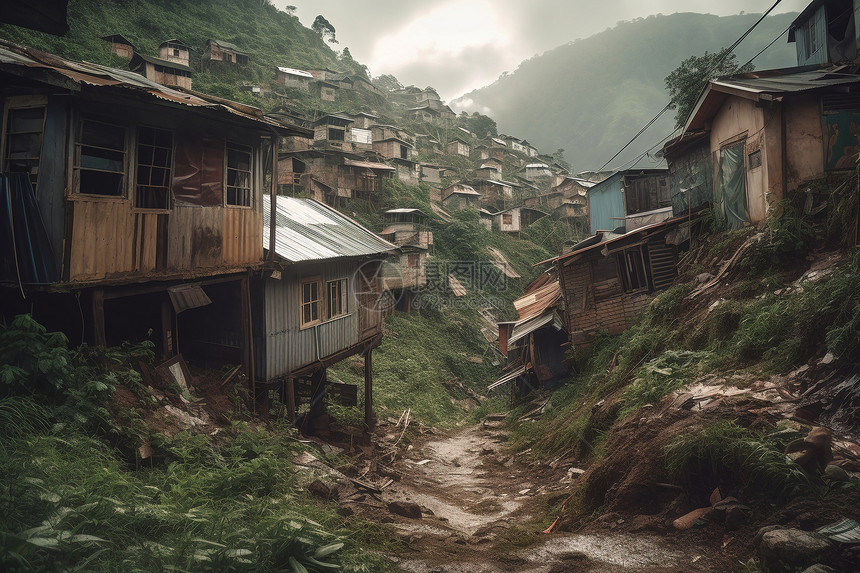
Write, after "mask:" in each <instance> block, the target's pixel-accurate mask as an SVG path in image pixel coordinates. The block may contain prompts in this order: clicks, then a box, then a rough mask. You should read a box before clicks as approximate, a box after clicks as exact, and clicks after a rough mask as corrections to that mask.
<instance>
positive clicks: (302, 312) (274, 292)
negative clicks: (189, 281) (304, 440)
mask: <svg viewBox="0 0 860 573" xmlns="http://www.w3.org/2000/svg"><path fill="white" fill-rule="evenodd" d="M265 205H266V207H265V208H266V213H267V214H268V213H269V212H270V206H269V205H270V204H269V199H268V197H266V199H265ZM269 222H270V217H268V216H267V217H266V221H265V224H266V227H268V225H269ZM268 231H269V230H268V228H267V229H266V230H265V231H264V232H263V233H262V235H261V236H263V237H268V236H269V235H268ZM396 250H397V247H395V246H394V245H392V244H391V243H389V242H387V241H384V240H383V239H381V238H380V237H378V236H376V235H374V234H373V233H371V232H370V231H368V230H367V229H365V228H364V227H362V226H361V225H359V224H358V223H356V222H355V221H353V220H352V219H349V218H348V217H346V216H344V215H342V214H340V213H339V212H337V211H335V210H334V209H332V208H331V207H328V206H326V205H324V204H322V203H320V202H318V201H314V200H313V199H298V198H294V197H278V198H277V199H276V216H275V255H276V256H275V257H274V259H273V264H274V266H275V269H274V270H272V271H267V272H265V273H264V274H263V276H262V277H260V278H255V279H253V280H252V281H251V291H252V293H253V296H252V297H251V300H252V305H253V306H252V310H253V316H254V321H253V325H254V342H255V345H254V351H255V354H254V359H255V365H256V368H255V373H256V378H255V380H256V382H257V388H258V389H261V390H265V389H279V390H280V392H281V396H282V401H283V402H284V403H285V404H286V405H287V410H288V413H289V417H290V420H291V421H296V420H297V415H298V413H299V410H300V406H301V399H302V398H308V401H309V402H310V404H309V410H308V414H307V415H306V416H305V417H304V420H303V423H302V424H301V427H302V429H303V430H304V431H308V432H316V433H324V431H325V429H326V423H325V417H324V416H322V415H323V414H324V408H325V406H324V398H325V395H326V393H327V392H329V393H332V391H335V392H337V393H338V394H340V395H341V396H343V395H346V396H349V397H350V398H351V400H350V401H351V403H352V404H353V405H355V404H356V403H357V400H356V391H355V387H351V388H343V387H342V385H340V386H338V385H334V384H331V383H329V382H328V381H327V379H326V369H327V368H328V367H329V366H331V365H332V364H334V363H335V362H339V361H341V360H343V359H344V358H347V357H349V356H353V355H355V354H361V355H363V356H364V375H365V379H364V383H365V389H364V396H365V403H364V413H365V421H366V422H367V423H368V425H372V423H373V377H372V362H371V354H372V350H373V349H374V348H376V347H377V346H379V344H380V343H381V341H382V318H383V313H382V312H381V311H382V309H381V308H380V301H381V300H382V288H381V284H380V281H379V279H378V276H379V270H380V267H381V265H382V262H383V260H384V259H385V258H386V257H387V256H388V254H389V253H393V252H396ZM267 395H268V392H266V396H265V398H267V397H268V396H267Z"/></svg>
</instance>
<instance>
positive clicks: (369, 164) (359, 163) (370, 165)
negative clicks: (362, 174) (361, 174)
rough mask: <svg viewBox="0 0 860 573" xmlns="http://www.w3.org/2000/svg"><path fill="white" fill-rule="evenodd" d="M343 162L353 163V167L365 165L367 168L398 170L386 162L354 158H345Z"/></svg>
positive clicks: (346, 163)
mask: <svg viewBox="0 0 860 573" xmlns="http://www.w3.org/2000/svg"><path fill="white" fill-rule="evenodd" d="M343 164H344V165H351V166H352V167H365V168H367V169H386V170H388V171H396V170H395V169H394V167H392V166H390V165H386V164H385V163H372V162H370V161H353V160H352V159H344V160H343Z"/></svg>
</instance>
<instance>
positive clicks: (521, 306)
mask: <svg viewBox="0 0 860 573" xmlns="http://www.w3.org/2000/svg"><path fill="white" fill-rule="evenodd" d="M560 300H561V286H560V285H559V282H558V279H555V280H553V281H551V282H548V283H547V284H545V285H543V286H541V287H538V288H537V289H535V290H533V291H532V292H529V293H527V294H525V295H523V296H521V297H520V298H518V299H517V300H515V301H514V308H515V309H516V310H517V314H518V315H519V319H518V320H517V324H519V323H520V322H523V321H525V320H528V319H530V318H534V317H536V316H540V315H541V314H544V313H545V312H546V311H547V310H549V309H551V308H552V307H554V306H555V305H557V304H558V303H559V301H560Z"/></svg>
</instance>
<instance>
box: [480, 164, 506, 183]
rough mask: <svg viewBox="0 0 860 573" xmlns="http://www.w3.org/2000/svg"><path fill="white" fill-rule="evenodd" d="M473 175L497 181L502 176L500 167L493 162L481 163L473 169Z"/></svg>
mask: <svg viewBox="0 0 860 573" xmlns="http://www.w3.org/2000/svg"><path fill="white" fill-rule="evenodd" d="M475 177H476V178H478V179H493V180H495V181H498V180H500V179H501V178H502V169H501V167H499V166H498V165H496V164H495V163H482V164H481V166H480V167H478V168H476V169H475Z"/></svg>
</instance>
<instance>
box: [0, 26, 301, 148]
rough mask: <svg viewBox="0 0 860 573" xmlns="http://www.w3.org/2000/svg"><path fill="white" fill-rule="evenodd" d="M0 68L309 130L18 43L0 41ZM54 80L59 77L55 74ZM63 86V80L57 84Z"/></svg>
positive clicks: (256, 111) (296, 130)
mask: <svg viewBox="0 0 860 573" xmlns="http://www.w3.org/2000/svg"><path fill="white" fill-rule="evenodd" d="M0 69H2V70H3V71H8V72H11V73H14V74H18V75H24V76H34V77H35V79H37V80H38V81H41V82H44V83H56V82H55V80H52V79H51V77H50V75H45V74H44V73H43V72H44V71H45V70H48V71H49V72H52V73H56V74H57V75H58V76H62V77H64V78H66V79H68V80H72V81H73V82H75V83H78V84H87V85H91V86H100V87H101V86H105V87H108V86H110V87H120V88H125V89H132V90H138V91H142V92H146V93H148V94H149V95H151V96H153V97H154V98H157V99H160V100H163V101H169V102H172V103H178V104H182V105H186V106H191V107H202V108H208V109H212V110H218V111H224V112H228V113H230V114H233V115H235V116H239V117H242V118H245V119H247V120H251V121H253V122H255V123H257V124H264V125H268V126H270V127H273V128H281V129H284V128H288V129H289V130H291V131H292V132H293V133H294V134H301V135H303V136H305V137H310V136H311V133H312V132H310V131H309V130H306V129H304V128H299V127H296V126H288V125H286V124H282V123H280V122H277V121H275V120H273V119H269V118H266V117H264V116H263V112H262V111H261V110H260V109H259V108H256V107H253V106H250V105H246V104H242V103H238V102H233V101H230V100H226V99H223V98H219V97H216V96H211V95H207V94H201V93H198V92H194V91H191V90H188V91H182V90H178V89H173V88H169V87H166V86H163V85H161V84H159V83H156V82H154V81H152V80H148V79H146V78H145V77H143V76H142V75H140V74H138V73H136V72H132V71H130V70H121V69H118V68H110V67H108V66H100V65H98V64H92V63H89V62H76V61H73V60H67V59H65V58H61V57H60V56H55V55H53V54H49V53H47V52H42V51H39V50H35V49H33V48H27V47H24V46H19V45H17V44H14V43H12V42H7V41H5V40H0ZM56 79H60V78H59V77H57V78H56ZM60 85H62V83H60Z"/></svg>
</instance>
